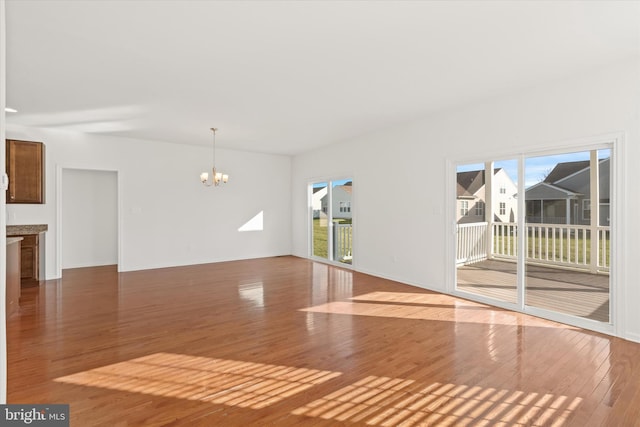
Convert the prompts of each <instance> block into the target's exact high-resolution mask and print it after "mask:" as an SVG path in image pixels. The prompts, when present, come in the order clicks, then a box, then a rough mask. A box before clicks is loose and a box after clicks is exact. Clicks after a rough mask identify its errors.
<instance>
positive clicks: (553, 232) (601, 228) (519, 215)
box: [450, 142, 616, 332]
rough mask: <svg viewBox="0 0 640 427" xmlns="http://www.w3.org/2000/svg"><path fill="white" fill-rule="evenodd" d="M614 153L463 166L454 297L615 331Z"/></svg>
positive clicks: (602, 148) (595, 148)
mask: <svg viewBox="0 0 640 427" xmlns="http://www.w3.org/2000/svg"><path fill="white" fill-rule="evenodd" d="M614 151H615V150H614V144H613V142H611V143H604V142H603V143H601V144H597V145H591V146H587V145H585V146H581V147H576V148H570V149H560V150H554V151H550V152H545V153H525V154H520V155H518V156H513V158H511V159H508V158H507V159H482V161H481V162H473V163H472V162H467V163H464V162H461V163H458V164H456V165H455V179H456V190H455V231H456V233H455V239H454V240H455V242H454V247H455V274H454V277H455V279H454V284H453V289H454V292H455V293H458V294H460V295H462V296H464V297H467V298H471V299H474V300H478V301H481V302H486V303H489V304H494V305H498V306H502V307H505V308H509V309H513V310H517V311H522V312H528V313H531V314H534V315H539V316H541V317H546V318H550V319H553V320H558V321H561V322H564V323H568V324H573V325H576V326H580V327H584V328H588V329H594V330H599V331H603V332H611V331H613V323H614V316H613V314H614V311H615V308H616V307H615V304H613V300H612V295H613V292H612V290H613V287H614V283H613V282H612V281H611V272H612V271H613V270H614V266H615V259H614V252H613V251H612V244H611V242H612V239H613V236H614V234H615V233H614V232H613V231H614V227H615V226H616V224H615V221H614V216H613V212H614V211H615V210H616V208H615V204H616V200H615V197H614V193H615V191H614V190H615V185H614V184H615V182H614V179H613V178H614V174H615V167H614V166H615V157H614ZM450 196H452V195H450Z"/></svg>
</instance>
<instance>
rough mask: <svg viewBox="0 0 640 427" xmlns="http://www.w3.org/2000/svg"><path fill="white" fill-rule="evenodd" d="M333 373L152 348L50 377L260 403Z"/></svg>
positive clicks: (215, 400)
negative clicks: (146, 352)
mask: <svg viewBox="0 0 640 427" xmlns="http://www.w3.org/2000/svg"><path fill="white" fill-rule="evenodd" d="M339 375H341V373H340V372H333V371H321V370H317V369H307V368H294V367H290V366H279V365H268V364H263V363H253V362H242V361H237V360H225V359H213V358H209V357H198V356H189V355H182V354H172V353H155V354H151V355H149V356H144V357H139V358H137V359H132V360H127V361H125V362H120V363H115V364H113V365H107V366H102V367H99V368H95V369H91V370H88V371H84V372H79V373H77V374H72V375H67V376H64V377H60V378H57V379H56V381H58V382H62V383H67V384H77V385H82V386H90V387H101V388H107V389H112V390H119V391H126V392H132V393H145V394H151V395H155V396H165V397H175V398H180V399H188V400H198V401H202V402H210V403H215V404H223V405H230V406H237V407H241V408H251V409H261V408H264V407H267V406H269V405H272V404H274V403H277V402H280V401H282V400H284V399H286V398H288V397H290V396H293V395H295V394H297V393H300V392H302V391H304V390H307V389H309V388H311V387H313V386H314V385H317V384H321V383H323V382H326V381H328V380H330V379H332V378H335V377H337V376H339Z"/></svg>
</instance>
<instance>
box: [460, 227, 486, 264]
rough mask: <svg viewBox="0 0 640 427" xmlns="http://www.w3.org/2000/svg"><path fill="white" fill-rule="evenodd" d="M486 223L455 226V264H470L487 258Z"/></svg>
mask: <svg viewBox="0 0 640 427" xmlns="http://www.w3.org/2000/svg"><path fill="white" fill-rule="evenodd" d="M488 225H489V224H488V223H486V222H473V223H470V224H457V226H456V228H457V231H458V247H457V254H456V264H472V263H474V262H478V261H484V260H486V259H487V258H488V250H487V249H488V248H489V234H488V232H487V231H488V228H489V227H488Z"/></svg>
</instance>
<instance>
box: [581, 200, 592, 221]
mask: <svg viewBox="0 0 640 427" xmlns="http://www.w3.org/2000/svg"><path fill="white" fill-rule="evenodd" d="M582 219H591V200H590V199H584V200H583V201H582Z"/></svg>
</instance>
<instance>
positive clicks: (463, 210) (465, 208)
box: [460, 200, 469, 216]
mask: <svg viewBox="0 0 640 427" xmlns="http://www.w3.org/2000/svg"><path fill="white" fill-rule="evenodd" d="M468 215H469V202H468V201H466V200H462V201H461V202H460V216H468Z"/></svg>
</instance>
